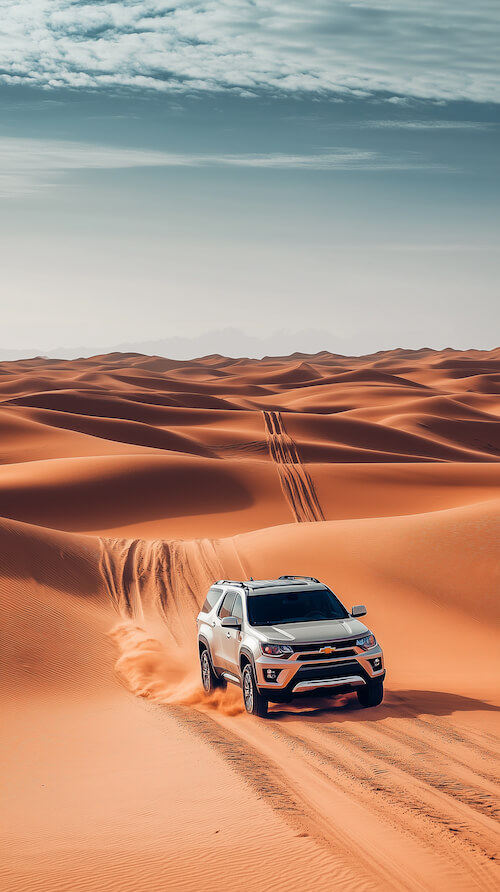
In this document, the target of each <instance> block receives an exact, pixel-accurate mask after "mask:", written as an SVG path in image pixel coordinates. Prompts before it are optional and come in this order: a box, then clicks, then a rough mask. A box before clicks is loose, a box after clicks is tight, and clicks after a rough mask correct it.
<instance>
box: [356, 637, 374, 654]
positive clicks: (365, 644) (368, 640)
mask: <svg viewBox="0 0 500 892" xmlns="http://www.w3.org/2000/svg"><path fill="white" fill-rule="evenodd" d="M376 643H377V641H376V638H375V635H372V634H371V633H370V635H364V637H363V638H356V646H357V647H362V648H363V650H369V648H370V647H375V645H376Z"/></svg>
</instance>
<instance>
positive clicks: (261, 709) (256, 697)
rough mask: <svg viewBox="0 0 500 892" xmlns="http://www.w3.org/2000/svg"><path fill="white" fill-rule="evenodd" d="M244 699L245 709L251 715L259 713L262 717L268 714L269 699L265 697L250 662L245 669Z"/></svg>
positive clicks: (243, 682)
mask: <svg viewBox="0 0 500 892" xmlns="http://www.w3.org/2000/svg"><path fill="white" fill-rule="evenodd" d="M242 685H243V701H244V703H245V709H246V711H247V712H248V713H250V715H259V716H261V718H263V717H264V716H266V715H267V707H268V699H267V697H264V696H263V695H262V694H261V693H260V691H259V689H258V687H257V685H256V684H255V678H254V674H253V670H252V667H251V665H250V663H247V664H246V666H245V668H244V669H243V678H242Z"/></svg>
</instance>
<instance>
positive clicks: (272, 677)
mask: <svg viewBox="0 0 500 892" xmlns="http://www.w3.org/2000/svg"><path fill="white" fill-rule="evenodd" d="M264 675H265V676H266V681H277V680H278V675H279V672H278V670H277V669H265V670H264Z"/></svg>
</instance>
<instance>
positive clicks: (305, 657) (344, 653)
mask: <svg viewBox="0 0 500 892" xmlns="http://www.w3.org/2000/svg"><path fill="white" fill-rule="evenodd" d="M355 653H356V651H355V650H352V648H351V650H334V651H333V653H331V654H301V655H300V656H298V657H297V661H298V662H300V663H305V662H306V661H307V662H310V661H311V660H315V661H316V660H317V661H318V662H319V660H337V659H338V658H339V657H353V656H354V655H355Z"/></svg>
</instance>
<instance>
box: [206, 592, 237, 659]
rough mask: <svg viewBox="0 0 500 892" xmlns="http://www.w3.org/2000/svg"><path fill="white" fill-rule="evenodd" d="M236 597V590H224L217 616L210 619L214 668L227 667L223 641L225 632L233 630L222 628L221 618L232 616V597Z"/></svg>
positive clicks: (224, 640)
mask: <svg viewBox="0 0 500 892" xmlns="http://www.w3.org/2000/svg"><path fill="white" fill-rule="evenodd" d="M235 597H236V592H235V591H231V590H229V591H228V592H226V594H225V596H224V598H223V599H222V604H221V605H220V607H219V609H218V611H217V616H215V617H214V619H213V621H212V647H211V651H212V660H213V664H214V666H215V668H216V669H227V668H228V667H227V665H226V661H225V642H226V632H230V631H233V630H232V629H224V628H223V627H222V626H221V620H222V619H224V617H225V616H232V615H233V614H232V610H233V604H234V599H235Z"/></svg>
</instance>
